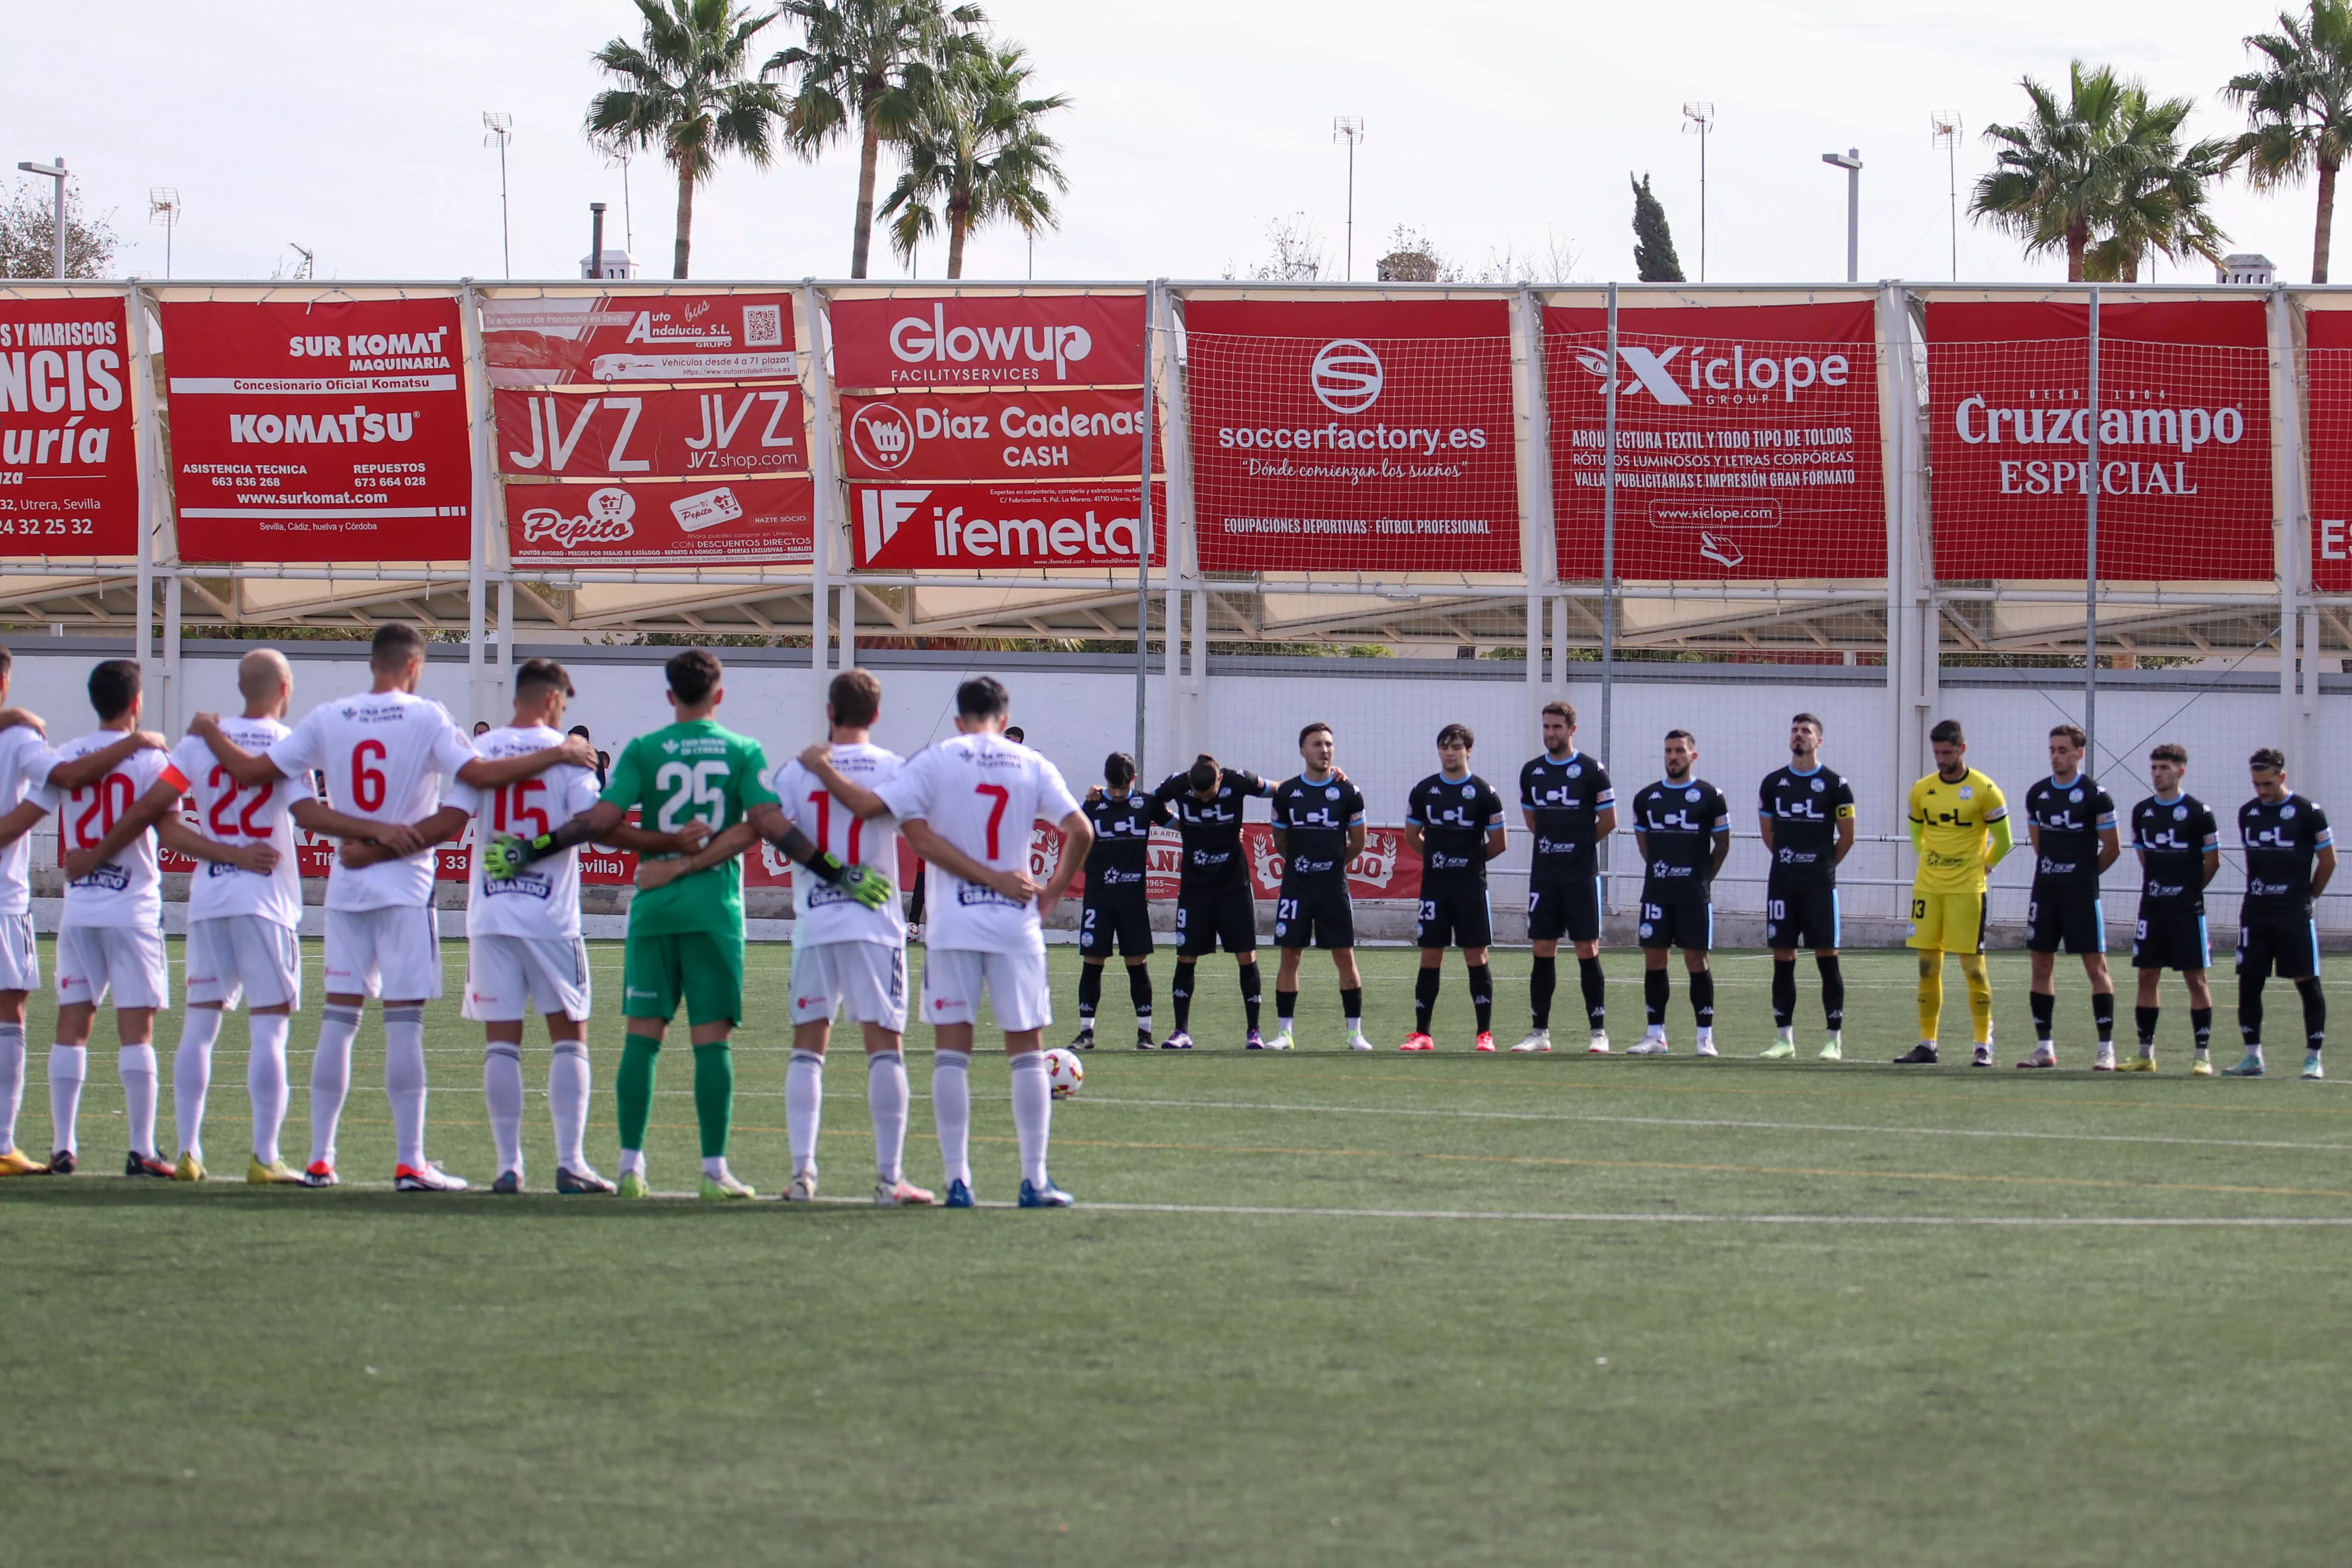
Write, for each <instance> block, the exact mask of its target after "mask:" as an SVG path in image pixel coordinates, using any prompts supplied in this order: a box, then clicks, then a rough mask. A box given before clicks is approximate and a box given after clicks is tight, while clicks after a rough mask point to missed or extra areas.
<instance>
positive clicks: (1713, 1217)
mask: <svg viewBox="0 0 2352 1568" xmlns="http://www.w3.org/2000/svg"><path fill="white" fill-rule="evenodd" d="M1078 1206H1079V1207H1080V1208H1082V1209H1105V1210H1109V1211H1112V1212H1114V1213H1125V1214H1206V1215H1267V1216H1270V1217H1277V1218H1301V1219H1451V1220H1517V1221H1522V1222H1534V1223H1537V1224H1543V1225H1788V1226H1798V1225H1825V1226H1853V1225H1866V1226H1908V1225H1918V1226H2018V1227H2038V1226H2063V1227H2069V1228H2072V1227H2082V1226H2089V1227H2105V1226H2116V1227H2147V1228H2156V1229H2160V1228H2166V1227H2180V1228H2191V1229H2194V1228H2202V1227H2207V1226H2244V1227H2251V1228H2272V1229H2291V1228H2294V1227H2298V1226H2333V1227H2341V1226H2352V1216H2347V1217H2343V1218H2332V1217H2325V1216H2308V1217H2306V1216H2290V1217H2284V1218H2274V1219H2266V1218H2261V1217H2257V1216H2253V1215H2223V1216H2221V1217H2218V1218H2212V1219H2200V1218H2196V1217H2193V1216H2186V1215H2184V1216H2179V1217H2171V1216H2167V1217H2161V1218H2152V1217H2131V1216H2122V1215H2118V1216H2116V1217H2114V1218H2098V1217H2095V1216H2085V1217H2082V1218H2075V1217H2073V1216H2070V1215H1803V1214H1754V1215H1748V1214H1576V1213H1565V1214H1548V1213H1537V1212H1531V1211H1528V1210H1523V1209H1339V1208H1278V1207H1274V1206H1271V1205H1255V1204H1119V1203H1083V1202H1082V1203H1080V1204H1079V1205H1078Z"/></svg>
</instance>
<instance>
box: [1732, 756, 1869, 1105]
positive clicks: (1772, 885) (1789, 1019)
mask: <svg viewBox="0 0 2352 1568" xmlns="http://www.w3.org/2000/svg"><path fill="white" fill-rule="evenodd" d="M1822 734H1823V730H1822V721H1820V720H1819V719H1817V718H1815V717H1814V716H1813V715H1812V714H1811V713H1800V714H1798V715H1797V716H1796V717H1795V718H1793V719H1791V720H1790V721H1789V765H1788V766H1787V767H1785V768H1780V769H1776V770H1775V771H1773V772H1772V773H1768V774H1766V775H1765V778H1764V784H1763V788H1762V789H1761V791H1760V792H1759V795H1758V799H1757V807H1756V810H1757V816H1758V817H1759V824H1758V826H1759V829H1760V831H1761V832H1762V834H1763V837H1764V848H1765V852H1766V853H1768V854H1769V855H1770V856H1771V857H1772V869H1771V871H1770V872H1769V874H1768V875H1767V876H1766V878H1765V883H1764V945H1765V946H1767V947H1769V948H1770V949H1771V950H1772V1027H1773V1031H1774V1032H1773V1038H1772V1043H1771V1044H1770V1045H1769V1046H1768V1047H1765V1048H1764V1049H1763V1051H1761V1052H1760V1053H1759V1054H1760V1055H1762V1056H1764V1057H1766V1058H1780V1057H1793V1056H1795V1055H1796V1054H1797V1039H1796V1033H1797V949H1799V948H1800V947H1810V948H1811V949H1812V950H1813V966H1814V967H1815V968H1817V969H1819V970H1820V971H1821V974H1822V1015H1823V1017H1824V1019H1825V1021H1826V1022H1827V1024H1828V1026H1829V1039H1828V1040H1827V1041H1826V1042H1824V1043H1823V1045H1822V1049H1821V1059H1822V1060H1823V1061H1825V1062H1834V1061H1841V1060H1843V1058H1844V1057H1845V1034H1844V1031H1845V972H1844V971H1843V969H1842V968H1840V967H1839V964H1838V942H1839V939H1840V935H1841V922H1840V921H1839V919H1838V894H1837V868H1838V865H1839V863H1840V862H1842V861H1843V860H1844V859H1845V858H1846V855H1847V854H1848V852H1850V851H1851V850H1852V849H1853V830H1854V818H1853V785H1852V784H1848V783H1846V782H1845V780H1843V779H1842V778H1840V777H1839V776H1838V775H1837V773H1836V772H1835V770H1833V769H1832V768H1829V767H1826V766H1824V765H1822V756H1821V752H1822Z"/></svg>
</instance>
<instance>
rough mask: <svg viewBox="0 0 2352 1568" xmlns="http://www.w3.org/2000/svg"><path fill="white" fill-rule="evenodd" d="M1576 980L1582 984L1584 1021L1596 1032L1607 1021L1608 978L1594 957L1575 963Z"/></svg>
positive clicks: (1599, 962) (1599, 961)
mask: <svg viewBox="0 0 2352 1568" xmlns="http://www.w3.org/2000/svg"><path fill="white" fill-rule="evenodd" d="M1576 973H1577V978H1578V979H1579V980H1580V981H1582V982H1583V983H1584V1019H1585V1022H1586V1023H1588V1024H1590V1025H1591V1026H1592V1027H1593V1029H1594V1030H1595V1031H1596V1032H1597V1031H1598V1030H1599V1029H1600V1028H1601V1026H1603V1025H1605V1024H1606V1023H1607V1022H1608V1021H1609V977H1608V976H1607V975H1605V974H1603V973H1601V960H1600V958H1599V957H1598V956H1597V955H1596V956H1594V957H1591V958H1580V959H1578V960H1577V961H1576Z"/></svg>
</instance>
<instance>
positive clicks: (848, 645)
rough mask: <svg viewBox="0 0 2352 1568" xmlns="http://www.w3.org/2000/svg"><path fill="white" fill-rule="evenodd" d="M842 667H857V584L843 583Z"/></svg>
mask: <svg viewBox="0 0 2352 1568" xmlns="http://www.w3.org/2000/svg"><path fill="white" fill-rule="evenodd" d="M841 668H844V669H856V668H857V584H855V583H852V582H848V581H844V582H843V584H841Z"/></svg>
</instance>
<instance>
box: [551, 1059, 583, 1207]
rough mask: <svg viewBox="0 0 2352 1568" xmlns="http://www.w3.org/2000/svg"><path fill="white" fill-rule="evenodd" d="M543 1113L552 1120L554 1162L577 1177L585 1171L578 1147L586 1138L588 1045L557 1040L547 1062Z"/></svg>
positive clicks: (559, 1167) (560, 1168)
mask: <svg viewBox="0 0 2352 1568" xmlns="http://www.w3.org/2000/svg"><path fill="white" fill-rule="evenodd" d="M547 1110H548V1114H549V1115H550V1116H551V1117H552V1118H553V1119H554V1121H555V1163H556V1167H557V1168H558V1169H559V1170H565V1171H570V1172H572V1173H574V1174H575V1175H576V1174H579V1173H583V1172H585V1171H586V1170H587V1169H588V1159H587V1156H586V1155H585V1154H584V1153H583V1152H582V1151H581V1147H580V1146H581V1144H582V1143H583V1142H586V1141H587V1138H588V1042H587V1041H585V1040H558V1041H556V1042H555V1054H554V1055H553V1056H552V1057H550V1058H548V1062H547Z"/></svg>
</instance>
